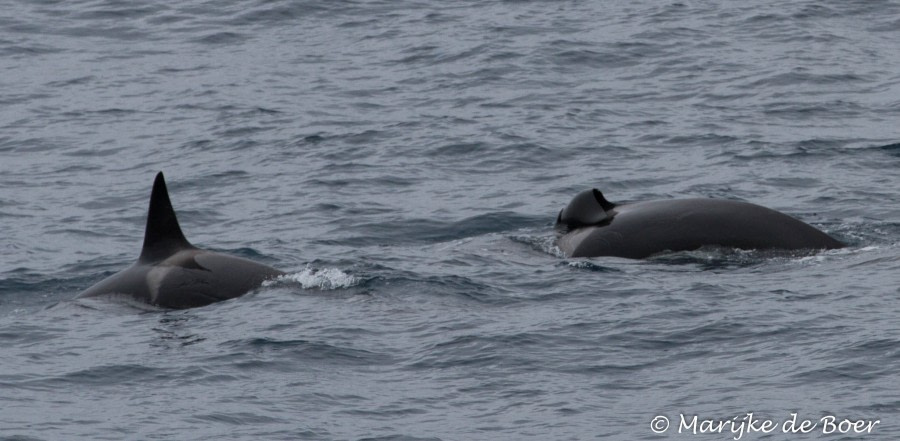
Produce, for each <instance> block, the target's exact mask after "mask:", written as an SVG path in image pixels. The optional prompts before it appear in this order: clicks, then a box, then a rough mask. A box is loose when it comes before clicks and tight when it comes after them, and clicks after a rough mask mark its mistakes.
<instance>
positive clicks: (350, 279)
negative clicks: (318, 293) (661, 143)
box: [263, 265, 360, 290]
mask: <svg viewBox="0 0 900 441" xmlns="http://www.w3.org/2000/svg"><path fill="white" fill-rule="evenodd" d="M359 282H360V278H359V277H356V276H353V275H351V274H347V273H345V272H343V271H341V270H339V269H337V268H324V269H316V268H311V267H310V266H309V265H307V266H306V268H304V269H303V270H302V271H298V272H296V273H292V274H285V275H283V276H279V277H277V278H275V279H273V280H267V281H265V282H263V286H266V287H268V286H273V285H279V284H282V283H299V284H300V286H301V287H303V289H325V290H331V289H342V288H349V287H351V286H356V285H358V284H359Z"/></svg>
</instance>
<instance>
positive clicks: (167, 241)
mask: <svg viewBox="0 0 900 441" xmlns="http://www.w3.org/2000/svg"><path fill="white" fill-rule="evenodd" d="M185 248H193V245H191V243H190V242H188V241H187V239H185V238H184V234H183V233H182V232H181V227H179V226H178V219H177V218H175V210H174V209H172V201H170V200H169V191H168V190H166V180H165V178H163V174H162V172H159V173H158V174H157V175H156V180H155V181H153V193H151V194H150V210H149V211H148V213H147V228H146V230H145V231H144V248H143V249H141V257H140V261H142V262H155V261H159V260H163V259H165V258H167V257H169V256H171V255H172V254H175V253H176V252H178V251H179V250H183V249H185Z"/></svg>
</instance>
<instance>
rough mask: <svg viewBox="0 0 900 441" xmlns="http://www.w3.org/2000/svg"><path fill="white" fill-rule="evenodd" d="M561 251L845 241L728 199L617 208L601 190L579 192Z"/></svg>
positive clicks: (609, 252) (625, 253) (790, 246)
mask: <svg viewBox="0 0 900 441" xmlns="http://www.w3.org/2000/svg"><path fill="white" fill-rule="evenodd" d="M556 226H557V229H558V230H559V231H561V233H562V235H561V236H560V238H559V241H558V245H559V248H560V249H562V251H563V252H564V253H565V254H566V255H567V256H569V257H599V256H616V257H627V258H632V259H643V258H645V257H649V256H651V255H654V254H658V253H662V252H668V251H671V252H676V251H692V250H696V249H698V248H700V247H703V246H721V247H728V248H739V249H745V250H751V249H759V250H764V249H782V250H802V249H834V248H842V247H843V246H844V244H843V243H841V242H839V241H837V240H835V239H834V238H832V237H831V236H829V235H827V234H825V233H823V232H821V231H819V230H817V229H816V228H814V227H812V226H810V225H808V224H806V223H804V222H801V221H799V220H797V219H794V218H793V217H790V216H788V215H786V214H784V213H780V212H778V211H775V210H772V209H769V208H766V207H761V206H759V205H755V204H751V203H747V202H740V201H732V200H724V199H675V200H659V201H647V202H635V203H628V204H613V203H611V202H609V201H607V200H606V199H605V198H604V197H603V194H602V193H600V191H598V190H597V189H592V190H585V191H583V192H581V193H579V194H578V195H577V196H575V198H573V199H572V201H571V202H570V203H569V205H568V206H567V207H566V208H565V209H563V210H562V211H561V212H560V213H559V216H558V217H557V221H556Z"/></svg>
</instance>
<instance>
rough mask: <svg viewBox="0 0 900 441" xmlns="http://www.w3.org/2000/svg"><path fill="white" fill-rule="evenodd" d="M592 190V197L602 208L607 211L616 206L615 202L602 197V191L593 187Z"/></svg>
mask: <svg viewBox="0 0 900 441" xmlns="http://www.w3.org/2000/svg"><path fill="white" fill-rule="evenodd" d="M592 191H593V192H594V198H596V199H597V203H598V204H600V206H601V207H603V209H604V210H606V211H609V210H612V209H613V208H616V204H614V203H612V202H610V201H607V200H606V198H605V197H603V193H601V192H600V190H597V189H596V188H594V189H593V190H592Z"/></svg>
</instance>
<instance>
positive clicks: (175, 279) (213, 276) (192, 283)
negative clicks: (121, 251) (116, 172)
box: [78, 172, 284, 309]
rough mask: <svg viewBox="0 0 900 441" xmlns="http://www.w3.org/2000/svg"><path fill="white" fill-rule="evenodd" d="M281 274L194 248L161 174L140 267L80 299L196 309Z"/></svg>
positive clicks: (106, 281)
mask: <svg viewBox="0 0 900 441" xmlns="http://www.w3.org/2000/svg"><path fill="white" fill-rule="evenodd" d="M283 274H284V273H283V272H281V271H279V270H277V269H275V268H272V267H270V266H267V265H263V264H261V263H257V262H254V261H252V260H247V259H243V258H240V257H235V256H229V255H227V254H221V253H216V252H213V251H207V250H202V249H200V248H197V247H195V246H193V245H191V244H190V242H188V241H187V239H186V238H185V237H184V234H183V233H182V232H181V227H180V226H179V225H178V219H177V218H176V217H175V210H174V209H173V208H172V202H171V201H170V200H169V192H168V190H167V189H166V181H165V179H164V178H163V174H162V172H160V173H159V174H157V175H156V180H155V181H154V183H153V192H152V193H151V195H150V209H149V212H148V213H147V227H146V230H145V232H144V246H143V248H142V249H141V255H140V257H139V258H138V260H137V262H135V263H134V265H132V266H131V267H129V268H126V269H124V270H122V271H120V272H118V273H116V274H113V275H112V276H109V277H107V278H106V279H104V280H101V281H100V282H98V283H97V284H96V285H94V286H92V287H90V288H88V289H87V290H85V291H84V292H82V293H81V294H79V295H78V298H83V297H96V296H101V295H105V294H124V295H128V296H131V297H134V298H135V299H137V300H139V301H143V302H146V303H149V304H151V305H156V306H161V307H164V308H174V309H182V308H192V307H196V306H204V305H208V304H210V303H213V302H218V301H221V300H227V299H231V298H234V297H238V296H241V295H244V294H246V293H247V292H249V291H251V290H253V289H255V288H257V287H259V286H260V285H261V284H262V282H263V281H265V280H267V279H271V278H274V277H278V276H280V275H283Z"/></svg>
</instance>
